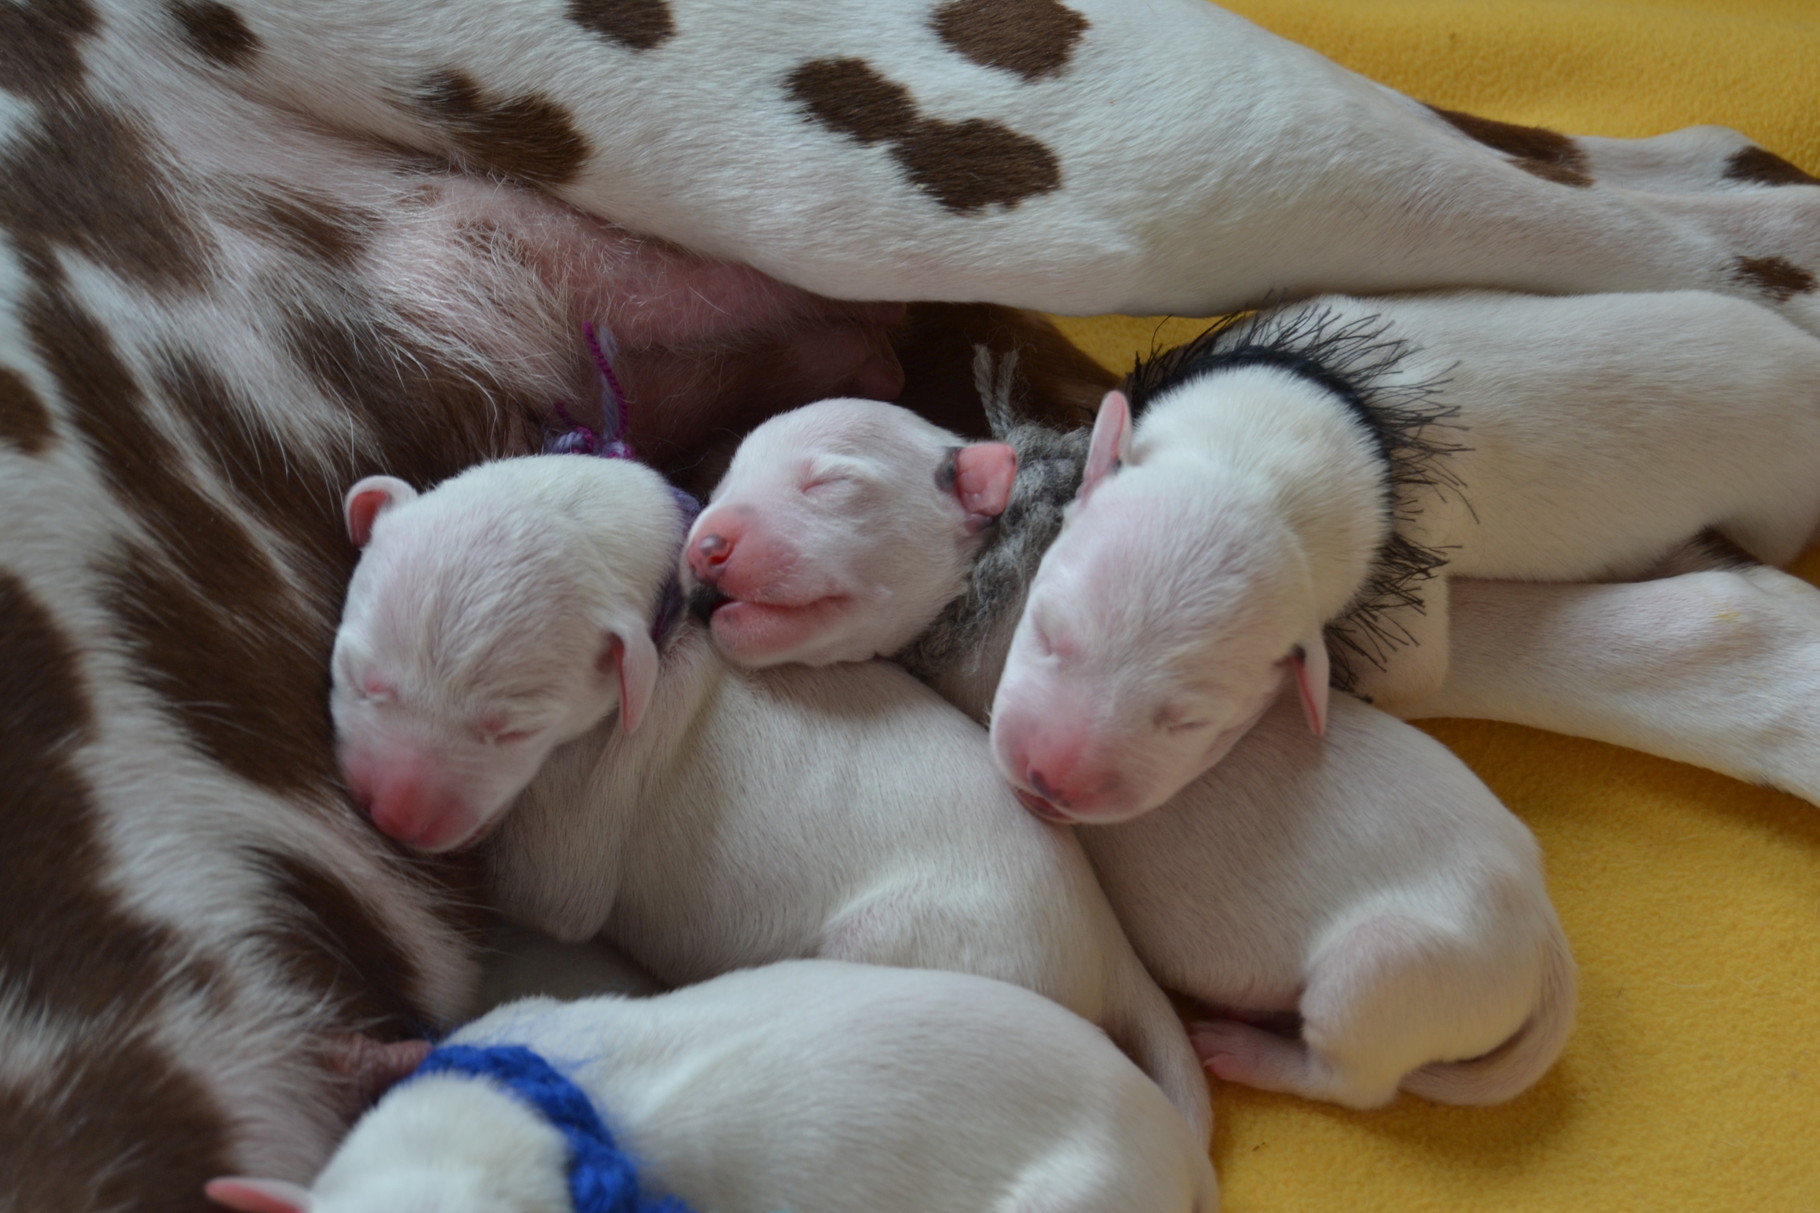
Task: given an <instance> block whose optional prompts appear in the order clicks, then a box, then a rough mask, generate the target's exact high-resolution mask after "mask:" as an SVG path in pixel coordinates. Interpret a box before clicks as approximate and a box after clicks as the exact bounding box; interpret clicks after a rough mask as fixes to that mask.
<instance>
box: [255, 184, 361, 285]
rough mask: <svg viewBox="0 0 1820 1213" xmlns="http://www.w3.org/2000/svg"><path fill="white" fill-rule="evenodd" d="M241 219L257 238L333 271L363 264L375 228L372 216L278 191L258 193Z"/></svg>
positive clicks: (312, 198) (327, 202)
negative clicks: (298, 254) (362, 260)
mask: <svg viewBox="0 0 1820 1213" xmlns="http://www.w3.org/2000/svg"><path fill="white" fill-rule="evenodd" d="M242 218H243V219H244V221H245V222H246V225H247V227H248V228H249V229H250V230H252V231H253V232H255V233H256V234H258V235H260V236H262V237H264V238H266V239H268V240H271V241H272V242H273V243H275V244H278V245H280V246H282V247H284V248H286V249H289V250H291V251H293V252H296V253H300V254H302V255H303V256H304V257H305V258H306V259H309V260H312V261H316V262H319V263H321V264H323V265H327V266H330V267H334V268H343V267H352V266H353V265H355V264H356V263H357V262H358V261H359V260H360V255H361V253H362V252H364V251H365V249H366V247H367V243H368V241H369V239H370V237H371V235H372V231H373V228H374V227H375V225H376V218H375V217H374V216H373V215H370V214H368V213H366V212H363V211H361V210H360V209H358V208H356V207H351V206H346V205H343V204H341V203H339V202H331V201H330V200H328V199H327V198H319V197H313V196H310V195H307V194H301V193H296V192H279V191H275V190H274V191H259V192H257V193H255V194H254V195H253V196H252V198H251V199H250V200H249V208H248V213H247V214H246V215H244V216H242Z"/></svg>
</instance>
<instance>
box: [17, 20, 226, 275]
mask: <svg viewBox="0 0 1820 1213" xmlns="http://www.w3.org/2000/svg"><path fill="white" fill-rule="evenodd" d="M0 7H3V8H5V9H11V8H12V7H13V6H12V5H6V6H0ZM165 157H166V151H165V149H163V148H161V147H160V146H159V145H158V144H157V143H156V142H155V141H154V140H153V138H152V137H151V136H150V135H149V134H147V133H146V131H144V130H143V129H141V128H140V127H139V126H137V125H135V124H134V123H133V122H132V120H131V119H130V117H129V116H128V115H126V114H123V113H120V112H118V111H111V110H106V109H103V108H101V107H100V106H99V105H97V104H96V103H95V102H93V101H92V100H90V99H88V98H86V97H81V96H75V97H56V98H52V99H49V100H46V101H45V102H44V103H43V104H42V105H41V107H40V109H39V121H38V122H37V124H35V125H34V126H32V127H31V128H29V130H27V131H25V132H23V133H21V134H20V135H19V136H18V137H17V138H15V139H14V140H13V141H12V142H11V143H10V145H9V146H8V148H7V155H6V156H5V160H4V163H3V164H0V172H4V173H5V174H6V177H7V188H6V189H5V190H4V191H0V228H4V229H5V230H6V231H7V232H9V233H11V235H12V237H13V239H14V241H15V242H16V243H17V245H18V248H19V251H20V253H21V254H22V256H23V258H24V260H25V262H26V264H27V266H28V267H30V268H31V269H32V270H33V271H34V272H35V273H36V274H37V275H38V276H39V277H40V279H41V280H46V281H48V280H51V279H54V278H55V277H56V274H57V270H56V268H55V261H54V254H55V253H56V252H57V251H58V250H60V249H69V250H72V251H74V252H76V253H79V254H81V255H82V256H84V257H87V258H90V259H92V260H94V261H95V262H97V263H98V264H100V265H101V266H103V267H105V268H107V269H110V270H113V271H114V272H115V273H117V274H119V275H120V276H121V277H123V278H126V279H127V280H128V281H130V282H133V283H135V284H137V285H140V286H143V287H146V288H148V289H150V290H153V291H157V292H160V293H168V292H171V291H173V290H175V291H183V292H189V291H193V290H195V289H197V288H198V287H200V286H201V285H202V283H203V282H204V281H205V279H206V276H207V270H208V264H209V260H210V258H211V256H212V255H213V253H214V245H213V242H212V241H211V240H210V238H209V237H208V235H207V234H206V232H205V231H204V230H203V229H202V228H201V227H199V226H198V225H197V224H196V223H195V222H194V221H193V220H192V219H191V218H190V216H189V215H187V214H186V213H185V212H184V211H183V210H181V209H180V208H179V207H178V206H176V205H175V204H174V203H173V202H172V196H173V191H172V190H171V189H170V188H169V182H170V180H171V179H172V178H173V176H174V175H175V174H176V172H177V170H176V169H174V168H173V167H172V166H171V165H170V164H169V163H168V162H167V161H166V158H165Z"/></svg>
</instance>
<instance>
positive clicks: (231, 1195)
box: [202, 1178, 310, 1213]
mask: <svg viewBox="0 0 1820 1213" xmlns="http://www.w3.org/2000/svg"><path fill="white" fill-rule="evenodd" d="M202 1191H203V1194H204V1195H205V1196H207V1197H208V1198H209V1199H210V1200H212V1201H214V1202H215V1203H216V1204H218V1205H226V1206H227V1207H228V1208H230V1209H238V1210H240V1213H309V1208H310V1193H309V1189H307V1188H300V1187H298V1186H297V1185H296V1184H293V1183H286V1182H285V1181H284V1180H282V1179H240V1178H230V1179H211V1180H209V1181H208V1183H206V1184H204V1185H203V1186H202Z"/></svg>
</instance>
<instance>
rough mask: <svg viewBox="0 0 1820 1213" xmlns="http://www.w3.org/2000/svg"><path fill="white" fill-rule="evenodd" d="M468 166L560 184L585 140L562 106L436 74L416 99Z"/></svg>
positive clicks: (583, 154)
mask: <svg viewBox="0 0 1820 1213" xmlns="http://www.w3.org/2000/svg"><path fill="white" fill-rule="evenodd" d="M418 104H419V105H420V106H421V107H422V108H423V110H424V112H425V113H427V114H429V115H430V116H431V117H432V118H434V119H436V120H437V121H438V122H439V123H441V124H442V126H443V127H444V129H446V130H447V131H448V132H449V134H450V136H451V137H452V138H453V139H454V142H455V150H456V152H457V153H459V154H460V155H461V157H462V158H463V159H465V160H467V161H469V162H471V163H472V164H474V165H476V166H478V167H480V168H485V169H492V170H493V171H495V172H500V173H504V174H505V175H506V176H508V177H516V178H518V179H519V180H521V181H528V182H530V183H531V184H533V185H543V186H551V185H562V184H563V183H565V182H567V181H570V180H572V179H573V178H574V176H575V174H576V172H577V171H579V170H580V168H581V164H582V161H583V160H585V159H587V156H588V141H587V140H586V139H585V138H584V137H583V136H582V133H581V132H580V131H579V130H578V129H576V126H575V122H574V120H573V119H572V118H571V117H570V116H569V113H568V111H567V110H565V109H563V108H562V107H561V106H559V105H557V104H556V103H555V102H554V101H551V100H550V99H549V98H548V97H542V96H538V95H536V94H534V93H527V94H520V95H518V96H514V97H503V98H502V97H495V96H490V95H488V94H487V93H486V92H484V91H482V89H481V87H480V85H479V84H477V83H475V81H474V79H473V77H471V76H468V75H465V74H464V73H461V72H457V71H444V72H438V73H436V74H435V75H433V76H431V77H430V79H429V80H428V81H427V82H426V83H425V85H424V87H423V91H422V93H421V95H420V96H419V98H418Z"/></svg>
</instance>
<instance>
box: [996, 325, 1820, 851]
mask: <svg viewBox="0 0 1820 1213" xmlns="http://www.w3.org/2000/svg"><path fill="white" fill-rule="evenodd" d="M1816 383H1820V340H1816V339H1815V338H1814V337H1812V336H1810V335H1809V334H1807V333H1804V332H1802V331H1801V330H1799V329H1796V328H1795V327H1794V326H1792V325H1790V324H1788V323H1787V322H1786V321H1784V320H1782V319H1780V318H1778V317H1777V316H1775V315H1773V314H1771V313H1770V312H1768V311H1766V310H1764V309H1762V308H1759V307H1755V306H1753V305H1751V304H1748V303H1744V302H1741V301H1738V300H1735V299H1729V298H1724V297H1721V296H1717V295H1704V294H1697V293H1682V294H1669V295H1606V296H1590V297H1578V298H1534V297H1528V296H1514V295H1497V294H1484V293H1479V294H1464V295H1446V296H1426V297H1418V298H1409V299H1347V298H1338V297H1329V298H1325V299H1318V300H1315V301H1313V302H1311V303H1308V304H1303V305H1298V306H1295V307H1292V308H1287V309H1283V310H1281V311H1279V312H1274V313H1268V314H1265V315H1264V316H1262V317H1260V318H1258V319H1255V320H1252V321H1248V322H1244V323H1241V324H1239V325H1237V326H1235V327H1232V328H1228V329H1225V330H1223V331H1220V332H1216V333H1215V334H1213V335H1212V336H1210V337H1207V338H1203V339H1201V340H1199V341H1197V342H1195V343H1193V344H1192V345H1190V346H1188V347H1184V348H1183V349H1181V350H1177V351H1172V352H1171V353H1169V354H1167V355H1164V356H1162V357H1161V358H1159V359H1157V360H1155V361H1154V362H1153V363H1152V364H1151V365H1149V366H1147V367H1141V368H1140V369H1139V370H1138V371H1137V372H1135V373H1134V376H1133V378H1132V380H1131V381H1130V386H1131V388H1132V391H1133V401H1134V404H1135V405H1138V406H1143V405H1145V404H1147V405H1148V409H1147V411H1146V412H1144V413H1143V415H1142V417H1141V419H1140V422H1139V424H1138V426H1137V429H1136V432H1135V435H1131V436H1129V437H1128V436H1127V423H1126V421H1125V415H1126V414H1125V407H1124V400H1123V397H1121V396H1120V395H1119V394H1117V393H1113V394H1111V395H1109V397H1108V403H1107V405H1106V406H1105V407H1104V408H1103V409H1102V413H1101V418H1100V422H1099V423H1098V424H1097V425H1096V427H1095V434H1094V446H1093V452H1092V453H1091V454H1090V456H1089V458H1088V465H1087V472H1086V477H1085V480H1084V483H1083V487H1082V492H1081V498H1080V500H1079V502H1078V503H1077V505H1076V506H1075V508H1074V510H1073V511H1072V513H1071V516H1070V518H1069V520H1068V524H1067V526H1066V527H1065V528H1064V529H1063V531H1062V534H1061V535H1060V537H1059V538H1058V539H1057V540H1056V542H1055V544H1054V545H1053V546H1052V547H1051V548H1050V550H1049V553H1048V555H1047V556H1046V557H1045V559H1044V562H1043V565H1042V569H1041V571H1040V572H1039V573H1038V575H1037V577H1036V580H1035V582H1034V584H1033V585H1032V586H1031V590H1030V598H1029V604H1028V607H1027V609H1026V611H1025V614H1024V617H1023V620H1022V622H1021V624H1020V625H1019V629H1018V632H1017V636H1016V639H1015V641H1014V642H1013V644H1012V647H1011V653H1010V656H1009V658H1008V660H1007V663H1006V667H1005V673H1004V677H1003V679H1002V681H1001V683H1000V686H999V691H998V698H997V701H996V703H995V704H994V709H993V718H992V730H993V739H994V744H995V748H996V752H997V755H998V758H999V761H1000V764H1001V766H1002V768H1003V769H1004V771H1005V773H1006V776H1007V777H1008V778H1009V779H1011V780H1012V781H1013V782H1014V783H1015V784H1016V785H1017V786H1019V787H1021V788H1023V789H1025V790H1026V791H1027V792H1029V793H1031V794H1034V795H1038V796H1041V797H1043V798H1044V799H1046V800H1049V801H1050V802H1051V803H1052V804H1054V805H1056V806H1057V807H1059V808H1062V809H1063V810H1065V811H1068V812H1071V813H1073V814H1075V815H1092V816H1096V817H1103V816H1107V815H1113V814H1130V813H1134V812H1142V811H1145V810H1148V809H1150V808H1154V807H1155V806H1157V805H1159V804H1161V803H1163V802H1164V801H1165V800H1167V799H1168V798H1169V797H1170V796H1171V795H1172V794H1173V793H1174V792H1175V791H1176V790H1177V789H1179V788H1181V787H1182V786H1183V785H1184V784H1186V783H1187V782H1188V781H1189V780H1191V779H1193V778H1194V777H1195V776H1196V775H1198V774H1199V773H1200V772H1201V771H1204V770H1206V769H1207V768H1208V767H1209V766H1211V765H1213V764H1214V763H1215V762H1217V761H1219V759H1220V758H1221V757H1222V756H1223V755H1224V754H1225V752H1226V751H1227V750H1228V749H1229V748H1230V747H1231V745H1232V743H1233V742H1234V741H1235V740H1236V739H1237V738H1238V737H1239V736H1240V735H1242V734H1243V733H1244V731H1245V730H1246V729H1247V728H1249V727H1250V725H1251V723H1252V721H1254V720H1255V719H1256V718H1257V717H1258V715H1259V714H1260V713H1261V712H1262V711H1263V710H1264V709H1265V707H1266V706H1268V705H1269V703H1270V702H1271V701H1272V700H1273V699H1274V698H1275V696H1276V695H1277V694H1278V692H1279V690H1280V689H1281V688H1282V686H1283V685H1284V683H1285V681H1286V679H1289V680H1292V681H1299V683H1300V689H1301V693H1302V698H1303V700H1304V704H1305V706H1306V708H1307V711H1308V715H1309V718H1310V721H1311V723H1312V724H1313V726H1314V728H1315V730H1316V731H1317V732H1319V730H1320V727H1321V716H1322V709H1323V705H1324V702H1325V697H1326V686H1327V677H1326V661H1327V651H1326V645H1324V644H1323V642H1322V638H1323V629H1328V639H1329V640H1330V641H1331V642H1332V643H1333V644H1334V645H1335V653H1336V656H1337V657H1339V658H1342V659H1344V661H1345V667H1344V670H1345V674H1346V675H1348V676H1349V677H1350V679H1351V681H1350V682H1344V681H1343V685H1348V686H1354V687H1356V689H1358V690H1359V691H1360V692H1361V693H1363V694H1366V695H1368V696H1369V697H1371V698H1373V699H1374V700H1376V701H1380V702H1382V703H1384V704H1385V705H1387V706H1389V707H1391V708H1393V709H1395V708H1399V707H1406V706H1410V705H1413V704H1415V703H1416V702H1417V701H1419V700H1421V699H1424V698H1426V697H1428V696H1431V695H1433V694H1434V693H1435V692H1436V691H1437V690H1439V688H1440V687H1441V685H1442V684H1443V682H1444V681H1445V678H1446V670H1447V654H1448V647H1449V646H1448V626H1447V625H1448V611H1447V595H1446V587H1447V579H1448V578H1449V577H1453V576H1460V577H1479V578H1511V579H1529V580H1552V581H1588V580H1596V579H1604V578H1626V577H1635V576H1638V575H1641V574H1643V573H1645V572H1646V571H1647V570H1649V569H1650V568H1651V567H1652V566H1654V565H1656V564H1657V563H1658V562H1660V561H1661V560H1662V559H1663V558H1664V556H1665V555H1666V554H1667V553H1668V552H1670V551H1671V550H1672V549H1673V548H1675V546H1676V545H1677V544H1680V543H1682V542H1684V541H1686V540H1689V539H1691V538H1693V537H1694V536H1695V535H1697V534H1699V533H1700V532H1702V531H1704V530H1707V529H1715V530H1717V531H1718V532H1719V533H1720V534H1722V535H1723V536H1724V537H1725V538H1727V539H1729V540H1730V541H1732V542H1733V543H1736V544H1737V545H1738V546H1740V547H1742V548H1743V549H1745V550H1746V551H1747V552H1749V553H1750V554H1751V555H1752V556H1754V557H1756V558H1758V559H1761V560H1765V561H1770V562H1779V561H1785V560H1787V559H1789V558H1791V557H1793V556H1794V555H1795V554H1796V553H1797V552H1798V551H1799V550H1800V549H1801V546H1802V545H1803V543H1805V542H1806V540H1807V538H1808V536H1809V534H1810V533H1811V532H1812V531H1813V529H1814V525H1815V521H1816V519H1817V518H1820V408H1816V407H1815V393H1814V385H1815V384H1816ZM1115 471H1116V474H1114V473H1115Z"/></svg>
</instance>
